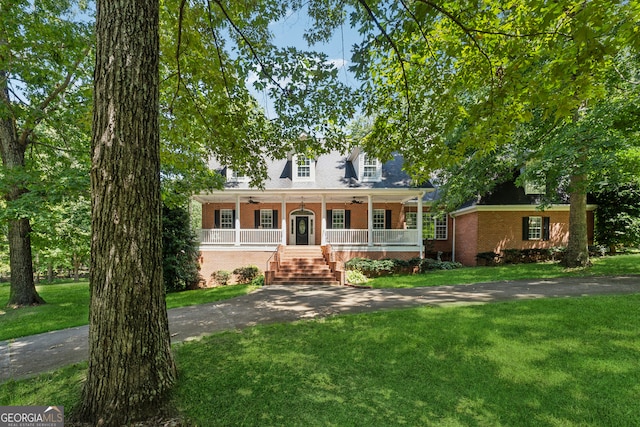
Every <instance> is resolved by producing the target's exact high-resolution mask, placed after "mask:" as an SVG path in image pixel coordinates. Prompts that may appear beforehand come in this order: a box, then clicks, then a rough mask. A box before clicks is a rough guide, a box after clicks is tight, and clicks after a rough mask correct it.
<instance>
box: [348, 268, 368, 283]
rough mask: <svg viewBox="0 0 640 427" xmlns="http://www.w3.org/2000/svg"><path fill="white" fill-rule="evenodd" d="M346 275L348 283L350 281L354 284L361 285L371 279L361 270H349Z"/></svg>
mask: <svg viewBox="0 0 640 427" xmlns="http://www.w3.org/2000/svg"><path fill="white" fill-rule="evenodd" d="M346 276H347V283H350V284H352V285H360V284H363V283H367V282H368V281H369V279H368V278H367V276H365V275H364V274H362V272H361V271H359V270H347V272H346Z"/></svg>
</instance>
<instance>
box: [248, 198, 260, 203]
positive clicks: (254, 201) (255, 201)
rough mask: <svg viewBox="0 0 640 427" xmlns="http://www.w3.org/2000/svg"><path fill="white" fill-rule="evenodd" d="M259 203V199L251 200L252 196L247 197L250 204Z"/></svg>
mask: <svg viewBox="0 0 640 427" xmlns="http://www.w3.org/2000/svg"><path fill="white" fill-rule="evenodd" d="M259 203H260V202H259V201H257V200H253V197H249V204H250V205H257V204H259Z"/></svg>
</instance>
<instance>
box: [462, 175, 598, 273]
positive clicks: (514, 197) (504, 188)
mask: <svg viewBox="0 0 640 427" xmlns="http://www.w3.org/2000/svg"><path fill="white" fill-rule="evenodd" d="M540 192H541V191H540V190H539V189H537V188H535V187H533V186H525V187H524V188H523V187H518V186H516V185H515V184H514V182H512V181H509V182H505V183H502V184H500V185H498V186H496V188H495V189H494V190H493V191H492V192H491V193H490V194H487V195H484V196H483V197H481V198H480V199H479V200H477V201H475V202H473V203H469V204H467V205H465V206H463V207H461V208H460V209H457V210H456V211H454V212H451V213H450V214H449V216H450V217H451V219H452V224H451V228H452V233H451V235H452V239H453V240H452V242H451V247H452V252H453V257H454V258H455V260H456V261H458V262H461V263H462V264H463V265H476V264H477V262H476V255H477V254H479V253H482V252H495V253H501V252H502V251H504V250H505V249H549V248H554V247H563V246H566V245H567V243H568V239H569V204H568V202H565V203H560V204H555V205H551V206H546V207H545V208H544V210H541V209H540V202H541V197H540ZM594 209H595V205H588V206H587V235H588V240H589V244H592V243H593V234H594V215H593V211H594Z"/></svg>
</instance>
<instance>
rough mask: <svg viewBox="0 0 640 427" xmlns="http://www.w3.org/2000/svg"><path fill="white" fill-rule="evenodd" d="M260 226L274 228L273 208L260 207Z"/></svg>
mask: <svg viewBox="0 0 640 427" xmlns="http://www.w3.org/2000/svg"><path fill="white" fill-rule="evenodd" d="M266 218H268V219H269V220H268V221H266V220H265V219H266ZM260 228H262V229H272V228H273V209H260Z"/></svg>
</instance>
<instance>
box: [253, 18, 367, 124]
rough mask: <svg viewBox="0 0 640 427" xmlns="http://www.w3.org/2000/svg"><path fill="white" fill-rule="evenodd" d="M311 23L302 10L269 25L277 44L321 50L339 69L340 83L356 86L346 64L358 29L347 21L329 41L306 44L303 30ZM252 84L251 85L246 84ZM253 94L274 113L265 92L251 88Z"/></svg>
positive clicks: (348, 61) (269, 113) (348, 63)
mask: <svg viewBox="0 0 640 427" xmlns="http://www.w3.org/2000/svg"><path fill="white" fill-rule="evenodd" d="M312 25H313V20H312V19H311V18H310V17H309V16H308V15H307V14H306V13H305V11H304V10H302V11H298V12H292V13H290V14H289V15H288V16H287V17H286V18H285V19H283V20H281V21H278V22H276V23H273V24H271V25H270V29H271V31H272V32H273V35H274V44H275V45H276V46H280V47H284V46H293V47H295V48H298V49H300V50H315V51H320V52H324V53H325V54H327V56H328V57H329V61H330V62H331V63H333V64H334V65H335V66H336V68H338V69H339V70H340V78H341V79H342V82H343V83H345V84H346V85H348V86H354V85H356V84H357V83H356V79H355V77H354V76H353V74H352V73H351V72H349V71H348V67H349V65H350V64H351V62H350V59H351V48H352V47H353V45H354V44H356V43H357V42H358V41H359V35H358V32H357V31H356V30H354V29H351V28H350V27H349V25H348V24H345V25H344V26H343V27H342V28H339V29H337V30H336V31H335V33H334V35H333V37H332V38H331V40H330V41H329V42H328V43H325V44H316V45H313V46H309V45H308V44H307V42H306V40H305V39H304V37H303V34H304V30H305V29H306V28H309V27H311V26H312ZM249 86H250V87H252V86H253V85H249ZM251 90H252V92H253V94H254V97H255V98H256V99H257V100H258V102H259V103H260V104H261V105H262V106H263V107H264V108H265V110H266V112H267V115H268V116H273V115H274V114H275V113H274V110H273V107H272V105H271V102H270V101H269V99H268V98H267V96H266V94H264V93H258V92H256V91H255V90H253V89H251Z"/></svg>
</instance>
